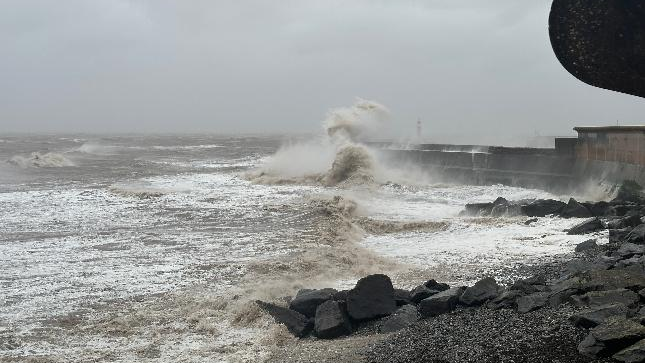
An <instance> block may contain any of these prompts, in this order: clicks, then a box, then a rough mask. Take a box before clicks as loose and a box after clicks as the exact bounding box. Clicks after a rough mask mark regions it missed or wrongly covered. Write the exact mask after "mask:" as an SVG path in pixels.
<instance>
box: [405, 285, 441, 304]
mask: <svg viewBox="0 0 645 363" xmlns="http://www.w3.org/2000/svg"><path fill="white" fill-rule="evenodd" d="M439 292H441V291H438V290H430V289H429V288H427V287H426V286H425V285H420V286H417V287H415V288H414V289H412V291H410V301H412V302H413V303H415V304H418V303H419V302H420V301H421V300H423V299H427V298H429V297H430V296H432V295H434V294H437V293H439Z"/></svg>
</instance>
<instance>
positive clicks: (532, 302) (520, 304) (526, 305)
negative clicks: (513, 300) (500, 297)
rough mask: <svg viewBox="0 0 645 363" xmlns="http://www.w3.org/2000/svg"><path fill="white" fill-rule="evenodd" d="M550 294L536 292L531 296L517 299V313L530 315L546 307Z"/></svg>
mask: <svg viewBox="0 0 645 363" xmlns="http://www.w3.org/2000/svg"><path fill="white" fill-rule="evenodd" d="M549 295H550V294H549V293H548V292H536V293H534V294H531V295H527V296H522V297H520V298H518V299H517V311H518V312H520V313H528V312H529V311H533V310H537V309H539V308H541V307H543V306H545V305H546V304H547V303H548V302H549Z"/></svg>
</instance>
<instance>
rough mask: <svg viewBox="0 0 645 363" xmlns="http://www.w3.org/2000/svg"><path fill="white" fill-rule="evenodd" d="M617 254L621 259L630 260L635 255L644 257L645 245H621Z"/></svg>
mask: <svg viewBox="0 0 645 363" xmlns="http://www.w3.org/2000/svg"><path fill="white" fill-rule="evenodd" d="M616 254H617V255H619V256H620V257H621V258H629V257H632V256H634V255H642V254H645V245H637V244H635V243H630V242H627V243H623V244H622V245H620V247H619V248H618V250H616Z"/></svg>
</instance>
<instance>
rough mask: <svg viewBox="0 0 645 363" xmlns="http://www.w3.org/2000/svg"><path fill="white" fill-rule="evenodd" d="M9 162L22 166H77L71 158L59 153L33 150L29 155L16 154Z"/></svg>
mask: <svg viewBox="0 0 645 363" xmlns="http://www.w3.org/2000/svg"><path fill="white" fill-rule="evenodd" d="M8 162H9V163H10V164H13V165H16V166H19V167H21V168H57V167H64V166H75V165H74V163H73V162H72V161H71V160H69V159H68V158H66V157H65V156H63V155H61V154H57V153H39V152H33V153H31V155H29V156H22V155H16V156H14V157H12V158H11V159H9V160H8Z"/></svg>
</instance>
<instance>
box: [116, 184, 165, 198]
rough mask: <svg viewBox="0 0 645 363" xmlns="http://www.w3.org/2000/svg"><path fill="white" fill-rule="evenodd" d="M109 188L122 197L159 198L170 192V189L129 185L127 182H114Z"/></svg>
mask: <svg viewBox="0 0 645 363" xmlns="http://www.w3.org/2000/svg"><path fill="white" fill-rule="evenodd" d="M108 190H109V191H110V192H112V193H114V194H118V195H120V196H122V197H130V198H139V199H152V198H159V197H161V196H164V195H165V194H168V192H169V191H168V190H166V189H161V188H155V187H152V186H148V185H134V184H133V185H127V184H114V185H111V186H110V187H108Z"/></svg>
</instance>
